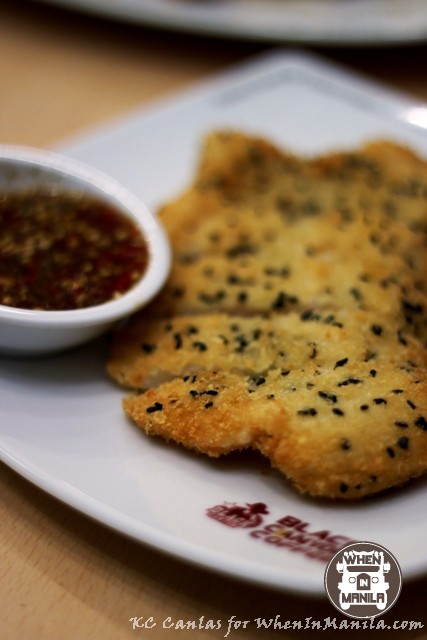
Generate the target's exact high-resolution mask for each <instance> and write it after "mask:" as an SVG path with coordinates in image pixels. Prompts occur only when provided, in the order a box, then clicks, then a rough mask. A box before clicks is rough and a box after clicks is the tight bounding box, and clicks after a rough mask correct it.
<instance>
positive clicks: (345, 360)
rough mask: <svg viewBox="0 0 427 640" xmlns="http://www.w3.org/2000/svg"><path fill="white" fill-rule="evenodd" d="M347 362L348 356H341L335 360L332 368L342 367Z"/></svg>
mask: <svg viewBox="0 0 427 640" xmlns="http://www.w3.org/2000/svg"><path fill="white" fill-rule="evenodd" d="M347 362H348V358H341V360H337V361H336V363H335V366H334V369H336V368H337V367H343V366H344V365H345V364H347Z"/></svg>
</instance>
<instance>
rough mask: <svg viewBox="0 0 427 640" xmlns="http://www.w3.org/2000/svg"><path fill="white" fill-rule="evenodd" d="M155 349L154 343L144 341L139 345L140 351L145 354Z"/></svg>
mask: <svg viewBox="0 0 427 640" xmlns="http://www.w3.org/2000/svg"><path fill="white" fill-rule="evenodd" d="M156 349H157V345H156V344H151V343H148V342H145V343H144V344H142V345H141V351H143V352H144V353H147V354H149V353H153V352H154V351H155V350H156Z"/></svg>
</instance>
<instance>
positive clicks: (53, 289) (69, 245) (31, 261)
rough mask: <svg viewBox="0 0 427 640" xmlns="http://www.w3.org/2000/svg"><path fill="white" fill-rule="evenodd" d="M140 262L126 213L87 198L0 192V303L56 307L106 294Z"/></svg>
mask: <svg viewBox="0 0 427 640" xmlns="http://www.w3.org/2000/svg"><path fill="white" fill-rule="evenodd" d="M147 264H148V247H147V243H146V240H145V238H144V237H143V235H142V233H141V231H140V230H139V228H138V227H137V225H136V224H134V223H133V222H132V220H131V219H130V218H127V217H126V216H125V215H123V214H122V213H120V212H119V211H117V210H116V209H114V207H113V206H110V205H108V204H105V203H104V202H101V201H100V200H97V199H95V198H93V199H92V198H90V197H86V196H83V197H82V196H77V195H73V194H71V193H70V194H52V195H51V194H49V193H44V192H35V193H33V192H31V193H20V194H16V195H15V194H14V195H6V196H5V197H3V198H1V196H0V304H2V305H6V306H10V307H18V308H22V309H34V310H36V309H39V310H45V311H63V310H69V309H81V308H84V307H91V306H94V305H98V304H102V303H104V302H107V301H109V300H113V299H114V298H117V297H119V296H121V295H122V294H123V293H125V292H126V291H128V290H129V289H130V288H131V287H132V286H133V285H134V284H135V283H136V282H137V281H138V280H139V279H140V278H141V276H142V274H143V273H144V271H145V269H146V267H147Z"/></svg>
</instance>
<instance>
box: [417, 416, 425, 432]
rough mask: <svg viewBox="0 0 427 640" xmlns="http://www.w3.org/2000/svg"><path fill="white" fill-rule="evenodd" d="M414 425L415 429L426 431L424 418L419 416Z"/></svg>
mask: <svg viewBox="0 0 427 640" xmlns="http://www.w3.org/2000/svg"><path fill="white" fill-rule="evenodd" d="M414 424H415V426H416V427H419V428H420V429H422V430H423V431H427V420H426V419H425V418H424V416H420V417H419V418H417V419H416V420H415V423H414Z"/></svg>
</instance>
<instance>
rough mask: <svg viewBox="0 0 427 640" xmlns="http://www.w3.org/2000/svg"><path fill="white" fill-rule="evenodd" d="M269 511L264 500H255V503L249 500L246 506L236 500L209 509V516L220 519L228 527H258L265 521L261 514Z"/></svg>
mask: <svg viewBox="0 0 427 640" xmlns="http://www.w3.org/2000/svg"><path fill="white" fill-rule="evenodd" d="M267 513H268V509H267V505H265V504H264V503H263V502H255V503H254V504H250V503H249V502H247V503H246V504H245V505H244V506H239V505H238V504H236V503H235V502H225V503H224V504H219V505H217V506H215V507H211V508H210V509H208V510H207V514H208V516H209V518H213V519H214V520H218V522H222V524H225V525H227V527H233V528H236V527H239V528H241V529H249V528H251V527H258V526H259V525H260V524H261V523H262V521H263V517H262V515H261V514H267Z"/></svg>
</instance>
